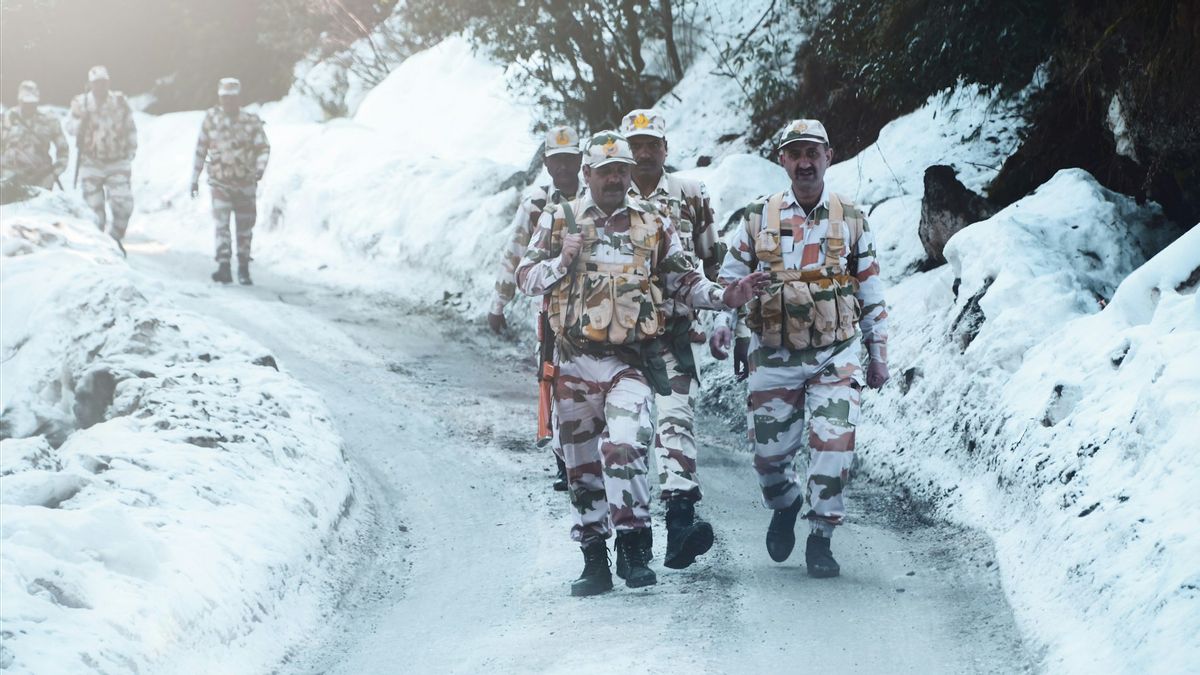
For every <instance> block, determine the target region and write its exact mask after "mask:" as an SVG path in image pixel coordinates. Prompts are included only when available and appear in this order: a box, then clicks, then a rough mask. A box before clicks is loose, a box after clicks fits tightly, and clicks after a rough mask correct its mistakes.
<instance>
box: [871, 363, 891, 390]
mask: <svg viewBox="0 0 1200 675" xmlns="http://www.w3.org/2000/svg"><path fill="white" fill-rule="evenodd" d="M889 379H890V376H889V375H888V367H887V364H886V363H884V362H882V361H871V362H870V363H868V364H867V386H868V387H870V388H872V389H879V388H880V387H882V386H883V385H884V384H886V383H887V381H888V380H889Z"/></svg>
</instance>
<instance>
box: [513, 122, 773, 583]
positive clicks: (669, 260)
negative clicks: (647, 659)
mask: <svg viewBox="0 0 1200 675" xmlns="http://www.w3.org/2000/svg"><path fill="white" fill-rule="evenodd" d="M584 161H585V165H584V168H583V175H584V179H585V181H586V182H587V187H588V189H587V192H586V193H585V194H584V195H583V196H582V197H580V198H579V199H577V200H575V201H572V202H568V203H566V204H559V205H553V206H550V207H548V208H547V209H546V211H545V212H544V213H543V214H542V217H541V219H539V221H538V225H537V229H536V230H535V231H534V233H533V238H532V239H531V240H530V242H529V248H528V249H527V250H526V252H525V256H524V258H522V260H521V263H520V265H519V266H518V268H517V286H518V288H520V289H521V291H522V292H524V293H526V294H528V295H534V296H538V295H545V294H550V307H549V316H550V319H551V327H552V328H553V330H554V332H555V334H556V335H558V336H559V337H558V349H557V355H556V359H557V366H558V377H557V379H556V381H555V392H554V399H555V404H556V406H557V411H558V435H559V441H560V442H561V444H562V451H563V457H564V459H565V460H566V464H567V478H568V482H569V485H570V490H569V491H570V497H571V503H572V505H573V506H574V509H573V512H572V516H573V519H574V523H573V526H572V528H571V537H572V539H574V540H575V541H577V542H579V543H580V546H581V549H582V551H583V558H584V569H583V574H582V575H581V576H580V578H579V579H578V580H577V581H575V582H574V583H573V584H572V587H571V594H572V595H593V594H596V593H602V592H604V591H607V590H609V589H611V588H612V576H611V573H610V571H609V566H608V549H607V545H606V544H605V540H606V539H607V538H608V537H609V535H610V534H611V530H612V529H614V528H615V529H616V530H617V575H618V576H620V577H622V578H624V579H625V584H626V585H627V586H629V587H632V588H636V587H639V586H646V585H650V584H653V583H656V581H657V579H656V576H655V574H654V572H653V570H651V569H650V568H649V567H648V563H649V561H650V557H651V532H650V505H649V501H650V494H649V485H648V482H647V479H646V454H647V452H648V451H649V446H650V443H651V440H652V439H653V437H654V427H653V425H652V423H651V421H650V404H651V392H652V389H651V386H652V383H653V391H659V392H663V393H665V392H667V391H669V390H670V385H669V383H668V381H667V379H668V378H667V373H666V368H665V366H664V364H663V362H662V359H661V357H660V356H659V355H660V352H661V348H660V347H659V346H658V345H657V344H656V342H657V338H658V336H659V335H660V334H661V332H662V328H663V325H664V322H665V316H664V315H663V306H662V301H663V298H668V297H669V298H673V299H675V300H676V301H679V302H683V303H685V304H687V305H689V306H693V307H701V308H707V309H726V308H729V307H737V306H740V305H742V304H744V303H745V302H747V301H748V300H749V299H750V297H751V296H752V295H753V294H754V293H755V291H756V289H757V288H762V287H765V283H766V275H765V274H751V275H748V276H746V277H745V278H744V279H742V280H741V281H740V282H738V283H735V284H732V285H731V286H730V287H729V288H727V289H722V287H721V286H720V285H718V284H716V283H714V282H711V281H709V280H707V279H705V278H704V277H703V276H701V275H700V273H699V272H697V271H696V269H695V267H694V266H693V264H692V260H691V258H690V257H689V256H687V255H686V254H685V253H684V251H683V245H682V244H681V243H680V241H679V234H678V232H676V231H675V226H674V223H672V222H671V220H670V218H668V217H666V216H663V215H661V214H659V213H658V211H657V210H656V209H655V208H654V206H653V205H652V204H650V203H648V202H640V201H636V200H634V199H631V198H630V197H629V196H628V194H627V191H628V190H629V183H630V180H631V179H630V169H629V167H630V166H632V165H633V164H634V160H633V154H632V152H631V151H630V149H629V144H628V142H627V141H626V140H625V139H624V137H622V136H620V135H619V134H617V133H615V132H601V133H599V134H596V135H595V136H593V137H592V138H591V140H590V141H589V145H588V148H587V149H586V151H585V156H584Z"/></svg>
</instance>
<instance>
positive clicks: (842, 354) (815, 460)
mask: <svg viewBox="0 0 1200 675" xmlns="http://www.w3.org/2000/svg"><path fill="white" fill-rule="evenodd" d="M774 199H775V200H777V201H778V203H779V204H780V212H779V218H780V220H779V223H780V230H779V232H780V234H781V236H780V237H779V244H778V249H779V250H780V251H782V263H781V265H779V266H781V267H782V268H785V269H786V270H788V271H792V270H804V271H806V272H808V273H818V272H819V271H820V270H822V269H825V268H827V267H828V266H829V265H833V264H835V263H837V264H840V266H841V267H842V268H843V269H844V270H845V272H846V273H847V274H848V275H850V276H851V277H852V280H851V282H850V283H849V284H848V285H847V286H846V287H844V288H843V291H842V294H843V295H846V296H849V295H850V294H851V293H852V298H853V299H854V306H855V310H856V311H855V312H854V313H855V314H858V316H857V317H855V316H844V315H842V312H841V308H840V307H839V310H838V316H837V319H836V320H837V321H840V323H839V324H837V326H838V328H839V331H840V333H838V334H840V335H844V336H846V337H843V338H842V339H835V333H834V332H831V331H827V330H826V328H828V326H824V327H816V325H815V324H814V319H813V318H812V315H814V314H816V315H820V314H821V312H820V311H818V310H817V308H816V307H815V306H814V305H811V304H810V305H804V306H799V305H794V306H792V307H786V308H785V309H784V316H782V317H778V318H779V320H778V321H775V322H774V324H773V325H772V324H771V322H770V319H768V318H765V317H766V312H765V310H764V312H763V316H764V319H763V325H762V326H754V325H753V324H752V325H751V328H752V335H751V341H750V350H751V351H750V377H749V389H750V396H749V401H748V420H747V426H748V428H749V432H750V441H751V443H752V444H753V446H754V468H755V470H756V471H757V473H758V479H759V485H760V487H761V488H762V494H763V503H764V504H765V505H766V506H767V507H769V508H771V509H786V508H787V507H789V506H791V505H792V504H793V503H794V502H795V501H796V499H797V497H799V496H801V495H803V496H804V499H805V503H804V506H805V508H803V509H802V510H801V513H802V514H803V515H804V517H805V518H808V519H809V520H811V521H813V523H814V529H817V530H819V531H821V532H823V533H824V534H825V535H826V536H828V534H829V533H831V532H832V528H833V527H834V526H836V525H840V524H841V523H842V521H843V519H844V518H845V516H846V507H845V503H844V501H843V487H844V485H845V483H846V481H847V480H848V478H849V471H850V465H851V461H852V460H853V457H854V432H855V426H856V425H857V424H858V419H859V405H860V391H861V389H862V386H863V384H864V378H863V372H862V367H861V365H860V363H859V352H858V345H857V342H858V338H859V335H857V334H856V332H855V328H856V326H855V323H857V327H858V328H861V339H862V341H863V342H865V343H866V346H867V349H868V351H869V353H870V357H871V359H872V360H874V361H878V362H881V363H886V360H887V307H886V303H885V302H884V297H883V282H882V281H881V280H880V278H879V265H878V263H877V262H876V259H875V240H874V235H873V234H872V233H871V230H870V229H869V228H868V226H867V222H866V217H865V216H864V214H863V213H862V212H861V211H860V210H858V209H857V208H855V207H854V205H853V204H850V203H848V202H845V201H844V200H837V201H839V202H840V204H841V206H840V208H841V209H842V210H843V214H844V215H843V218H844V221H845V223H844V224H845V225H848V226H849V234H843V236H844V237H846V238H847V240H848V242H847V243H848V246H845V245H843V250H842V255H839V256H837V258H836V261H835V260H828V255H829V253H830V251H831V246H833V247H834V248H833V249H832V250H835V251H836V250H837V249H836V246H837V245H839V244H841V242H840V241H839V240H837V239H836V238H833V241H834V243H833V244H832V245H831V241H830V237H829V235H830V230H831V225H830V211H831V199H834V197H832V196H831V193H830V192H829V190H828V188H826V190H825V192H824V194H823V195H822V197H821V200H820V202H819V204H818V205H817V206H816V207H814V208H813V211H812V213H810V214H805V213H804V210H803V208H802V207H801V206H800V205H799V204H798V203H797V201H796V199H795V196H794V195H793V194H792V191H791V190H790V189H789V190H788V191H787V192H784V193H782V195H776V196H775V197H774ZM833 208H834V210H836V209H837V207H833ZM768 211H769V209H768V207H767V201H765V200H764V201H757V202H754V203H752V204H750V205H749V206H748V207H747V208H746V211H745V216H743V218H742V219H741V221H740V222H738V223H737V226H736V227H735V229H734V231H733V233H732V238H731V241H730V244H729V246H730V248H729V251H728V253H727V254H726V256H725V262H724V264H723V265H722V267H721V272H720V280H721V281H722V282H723V283H729V282H734V281H736V280H738V279H740V278H742V277H744V276H746V275H747V274H749V273H750V272H751V271H752V270H755V269H761V270H770V271H772V276H773V281H772V284H771V286H770V287H769V288H768V291H767V292H766V293H765V294H764V296H763V297H766V298H768V301H769V299H770V298H778V297H779V295H778V294H780V292H781V291H780V289H781V284H780V283H779V281H778V279H777V277H779V276H781V274H780V273H779V272H777V271H775V270H772V269H771V265H770V264H768V263H767V262H764V261H762V260H760V252H759V251H756V239H757V238H758V237H759V233H760V232H762V231H766V230H767V229H768V223H769V220H770V217H769V213H768ZM855 234H857V236H856V237H855ZM759 245H760V246H761V244H759ZM827 263H828V264H827ZM793 274H796V273H793ZM851 289H852V290H851ZM832 295H833V293H830V294H829V296H830V298H831V297H832ZM827 300H829V298H826V297H824V296H821V295H820V294H819V293H814V294H813V302H814V303H815V302H817V301H822V302H824V301H827ZM752 311H753V310H752ZM818 321H819V320H818ZM780 324H782V335H783V340H782V344H779V346H766V345H765V344H764V341H765V340H764V335H767V334H769V335H771V336H772V337H773V338H774V339H773V340H769V341H771V342H772V343H775V342H776V341H778V340H779V339H780V328H781V325H780ZM789 329H790V330H792V331H793V332H797V333H798V331H810V330H811V331H812V332H811V333H807V332H806V333H804V337H803V338H802V339H801V338H800V337H796V338H795V339H796V340H797V341H799V342H800V343H801V344H810V346H808V347H805V348H796V347H795V346H794V345H793V343H792V342H790V340H792V339H793V338H792V337H791V336H789V335H788V331H789ZM810 336H811V338H810ZM805 415H807V416H808V418H809V431H808V435H807V440H808V446H809V449H810V457H809V464H808V471H807V475H806V478H805V481H804V483H801V482H800V480H799V478H798V476H797V473H796V470H795V468H794V466H793V460H794V458H795V455H796V452H797V451H798V450H799V449H800V447H801V446H802V445H803V443H804V441H805V436H804V430H805V425H804V418H805Z"/></svg>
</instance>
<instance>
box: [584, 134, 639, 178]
mask: <svg viewBox="0 0 1200 675" xmlns="http://www.w3.org/2000/svg"><path fill="white" fill-rule="evenodd" d="M583 162H584V164H586V165H587V166H590V167H592V168H593V169H598V168H600V167H602V166H604V165H605V164H612V163H614V162H620V163H622V164H637V161H635V160H634V159H633V150H630V149H629V141H627V140H625V137H624V136H622V135H621V134H618V133H617V132H615V131H601V132H599V133H596V134H594V135H592V137H591V138H589V139H588V143H587V150H586V153H585V154H584V157H583Z"/></svg>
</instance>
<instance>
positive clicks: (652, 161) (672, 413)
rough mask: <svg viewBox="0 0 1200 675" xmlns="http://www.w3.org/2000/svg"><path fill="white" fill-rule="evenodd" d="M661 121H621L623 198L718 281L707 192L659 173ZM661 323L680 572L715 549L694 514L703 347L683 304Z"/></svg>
mask: <svg viewBox="0 0 1200 675" xmlns="http://www.w3.org/2000/svg"><path fill="white" fill-rule="evenodd" d="M666 132H667V123H666V119H665V118H664V117H663V115H662V113H660V112H658V111H657V110H653V109H647V110H633V111H630V112H629V114H627V115H625V117H624V118H623V119H622V120H621V133H622V134H624V135H625V137H626V138H628V139H629V146H630V148H631V150H632V151H633V158H634V160H636V161H637V164H636V165H634V167H633V181H632V183H631V184H630V186H629V195H630V196H631V197H633V198H635V199H644V200H646V201H649V202H650V203H652V204H654V206H655V208H657V209H658V210H659V211H660V212H661V213H663V215H665V216H667V217H668V218H670V219H671V222H672V223H673V224H674V225H675V229H676V230H677V231H678V232H679V240H680V243H681V244H682V245H683V250H684V252H685V253H686V254H687V255H688V256H689V257H690V258H692V261H693V264H694V265H696V267H697V268H699V269H702V270H704V271H705V272H706V276H708V278H710V279H715V278H716V272H717V268H718V266H719V265H720V264H721V250H720V245H719V244H718V242H717V237H716V228H714V227H713V213H712V207H711V206H710V204H709V199H708V191H707V190H706V189H705V187H704V184H703V183H701V182H700V181H697V180H691V179H688V178H683V177H682V176H679V175H677V174H674V173H667V172H666V170H665V167H666V162H667V133H666ZM664 307H665V311H666V317H667V324H666V329H665V331H664V334H663V338H664V340H663V347H664V348H663V350H662V358H663V360H664V361H665V362H666V365H667V373H668V375H669V376H670V382H671V392H670V393H669V394H667V395H665V396H664V395H660V396H656V397H655V399H654V400H655V408H656V410H657V430H656V433H655V436H654V452H655V457H656V458H657V461H658V481H659V499H662V500H663V501H664V502H666V506H667V514H666V521H667V551H666V555H665V556H664V558H663V565H665V566H667V567H670V568H674V569H682V568H685V567H687V566H689V565H691V564H692V563H693V562H694V561H695V560H696V557H697V556H699V555H703V554H704V553H707V552H708V550H709V549H710V548H712V545H713V528H712V525H710V524H709V523H707V522H705V521H704V520H701V519H700V518H699V517H697V516H696V507H695V504H696V502H698V501H700V498H701V493H700V476H699V475H698V473H697V470H696V457H697V454H698V452H697V447H696V433H695V419H696V416H695V405H696V396H697V395H698V393H699V377H698V375H697V372H696V360H695V356H694V354H693V353H692V343H693V342H703V341H704V332H703V330H702V329H701V328H700V326H699V325H698V322H697V319H696V312H695V311H693V310H692V308H691V307H690V306H688V305H687V303H683V302H676V301H674V300H671V299H667V300H666V302H665V303H664Z"/></svg>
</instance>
